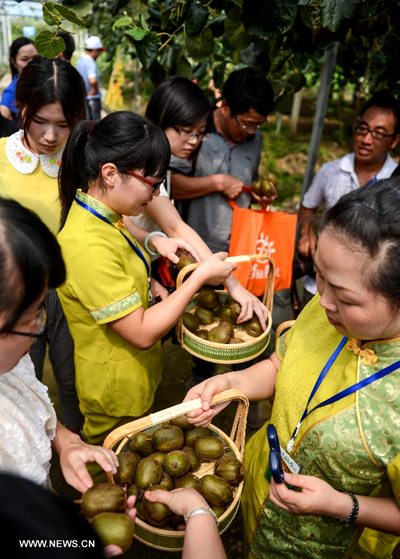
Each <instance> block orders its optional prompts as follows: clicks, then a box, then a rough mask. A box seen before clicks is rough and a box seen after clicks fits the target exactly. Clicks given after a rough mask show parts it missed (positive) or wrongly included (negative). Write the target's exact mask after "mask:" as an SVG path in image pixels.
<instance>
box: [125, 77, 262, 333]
mask: <svg viewBox="0 0 400 559" xmlns="http://www.w3.org/2000/svg"><path fill="white" fill-rule="evenodd" d="M211 112H212V109H211V105H210V103H209V101H208V99H207V97H206V96H205V95H204V93H203V92H202V90H201V89H200V88H199V86H198V85H196V84H195V83H194V82H192V81H191V80H188V79H187V78H183V77H180V76H172V77H169V78H166V79H165V80H164V81H163V82H162V83H161V84H160V85H159V86H158V87H157V89H156V90H155V91H154V93H153V95H152V97H151V99H150V101H149V103H148V105H147V109H146V118H148V119H149V120H150V121H151V122H153V123H154V124H157V125H158V126H160V127H161V128H162V130H163V131H164V134H165V135H166V137H167V138H168V142H169V145H170V148H171V161H170V164H169V169H168V171H167V175H166V181H165V187H164V185H161V188H160V196H158V197H157V198H154V200H153V201H152V203H151V204H150V205H149V206H148V207H147V208H146V210H145V211H144V212H143V213H142V214H141V215H140V216H137V217H131V218H128V219H126V220H125V224H126V226H127V228H128V229H129V230H130V231H131V232H132V234H133V235H134V237H135V238H137V239H138V240H139V241H141V242H142V243H145V241H146V238H147V243H148V247H149V248H150V250H153V252H155V253H156V254H157V253H158V254H161V255H163V256H166V257H168V258H169V259H170V260H171V261H172V262H175V263H177V262H178V256H177V254H176V252H177V251H176V249H175V250H172V249H174V248H175V247H174V246H173V245H172V244H170V245H167V241H166V239H165V238H164V237H163V236H162V235H163V233H165V234H167V235H168V237H169V238H170V239H174V238H175V239H184V240H185V241H187V243H189V244H190V245H191V247H192V248H193V249H194V253H193V251H192V255H194V256H196V259H197V260H204V259H205V258H207V257H208V256H210V255H211V254H212V252H211V250H210V248H209V247H208V246H207V245H206V243H205V242H204V241H203V239H202V238H201V237H200V235H199V234H198V233H196V231H195V230H194V229H192V227H190V226H189V225H188V224H187V223H185V222H184V221H183V220H182V218H181V216H180V214H179V213H178V211H177V209H176V208H175V206H174V205H173V204H172V203H171V201H170V199H169V196H170V191H171V187H170V181H171V173H173V172H174V171H180V172H182V171H184V172H185V173H190V172H191V170H192V168H194V166H195V162H196V157H197V154H198V151H199V149H200V146H201V142H202V140H203V137H204V135H205V134H206V132H207V128H208V125H209V121H210V119H211ZM183 213H184V211H183ZM159 230H161V232H163V233H160V234H158V235H157V233H156V232H157V231H159ZM148 232H150V235H151V237H148ZM181 252H182V251H181ZM186 252H189V250H188V248H186ZM225 285H226V288H227V290H228V292H229V294H230V295H231V296H232V297H233V298H234V299H235V300H236V301H238V302H239V303H240V304H241V306H242V312H241V315H240V316H239V318H238V323H242V322H245V321H246V320H249V319H250V318H251V317H252V315H253V312H255V313H256V314H257V316H258V317H259V319H260V322H261V325H262V326H263V328H265V321H266V318H267V310H266V308H265V306H264V305H263V304H262V303H261V301H259V300H258V299H257V297H254V296H253V295H252V294H251V293H249V292H248V291H247V290H246V289H244V288H243V287H242V286H241V285H240V284H239V282H238V281H237V280H236V278H235V277H234V276H231V277H230V278H229V279H228V280H227V281H226V282H225Z"/></svg>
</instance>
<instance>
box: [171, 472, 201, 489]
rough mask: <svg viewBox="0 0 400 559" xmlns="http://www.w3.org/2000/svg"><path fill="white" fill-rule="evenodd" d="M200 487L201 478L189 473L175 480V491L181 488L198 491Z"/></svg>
mask: <svg viewBox="0 0 400 559" xmlns="http://www.w3.org/2000/svg"><path fill="white" fill-rule="evenodd" d="M198 485H199V478H198V477H196V476H195V475H194V474H192V473H190V472H188V473H187V474H185V475H184V476H181V477H177V478H175V479H174V487H175V489H178V488H180V487H192V488H193V489H197V486H198Z"/></svg>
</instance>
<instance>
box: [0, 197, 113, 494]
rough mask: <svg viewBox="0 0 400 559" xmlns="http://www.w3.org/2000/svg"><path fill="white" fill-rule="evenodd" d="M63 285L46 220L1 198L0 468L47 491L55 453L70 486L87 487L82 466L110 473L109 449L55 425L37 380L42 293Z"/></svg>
mask: <svg viewBox="0 0 400 559" xmlns="http://www.w3.org/2000/svg"><path fill="white" fill-rule="evenodd" d="M64 280H65V266H64V262H63V259H62V255H61V250H60V247H59V245H58V243H57V241H56V239H55V237H54V236H53V235H52V233H51V232H50V231H49V229H48V228H47V227H46V226H45V225H44V223H43V222H42V221H41V220H40V219H39V218H38V217H37V216H36V215H35V214H34V213H33V212H31V211H29V210H27V209H26V208H24V207H23V206H21V205H20V204H18V203H17V202H15V201H13V200H6V199H3V198H0V471H2V472H8V473H12V474H15V475H18V476H22V477H25V478H27V479H30V480H31V481H34V482H35V483H37V484H39V485H43V486H45V487H47V488H50V487H51V484H50V477H49V472H50V458H51V454H52V449H53V450H55V451H56V452H57V453H58V454H59V456H60V465H61V470H62V472H63V474H64V477H65V479H66V481H67V483H69V484H70V485H72V486H73V487H75V489H77V490H78V491H81V492H83V491H85V490H86V489H87V488H88V487H90V486H91V485H92V481H91V479H90V476H89V474H88V472H87V470H86V467H85V464H86V463H88V462H93V461H95V462H97V463H98V464H99V465H100V466H101V467H102V468H104V470H105V471H107V472H113V473H115V472H116V470H117V466H118V461H117V458H116V456H115V454H114V453H113V452H111V451H109V450H107V449H103V448H98V447H91V446H88V445H87V444H85V443H83V442H82V440H81V439H80V437H79V436H78V435H76V434H74V433H72V432H71V431H69V430H68V429H67V428H66V427H64V426H63V425H62V424H61V423H60V422H59V421H57V418H56V414H55V412H54V407H53V404H52V403H51V401H50V399H49V396H48V393H47V388H46V387H45V386H44V385H43V384H42V383H41V382H40V381H39V380H38V379H37V378H36V376H35V371H34V368H33V363H32V361H31V358H30V356H29V349H30V346H31V344H32V342H33V340H35V339H36V338H37V337H39V336H41V334H42V333H43V330H44V327H45V325H46V310H45V307H44V301H45V296H46V290H47V289H49V288H51V289H55V288H56V287H58V286H59V285H61V284H62V283H63V281H64Z"/></svg>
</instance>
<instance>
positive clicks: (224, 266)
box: [193, 252, 236, 285]
mask: <svg viewBox="0 0 400 559" xmlns="http://www.w3.org/2000/svg"><path fill="white" fill-rule="evenodd" d="M227 257H228V253H227V252H217V253H215V254H212V255H211V256H209V257H208V258H206V259H205V260H203V262H202V263H201V265H200V266H199V267H198V268H197V270H195V271H194V272H193V275H195V274H196V276H197V277H201V283H202V285H204V284H205V283H208V284H210V285H219V284H220V283H224V282H225V281H226V280H227V279H228V278H229V276H230V275H231V273H232V272H233V270H236V264H235V262H225V259H226V258H227Z"/></svg>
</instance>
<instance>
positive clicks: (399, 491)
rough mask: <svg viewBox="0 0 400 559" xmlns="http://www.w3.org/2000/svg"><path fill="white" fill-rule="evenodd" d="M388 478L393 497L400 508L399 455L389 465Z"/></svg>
mask: <svg viewBox="0 0 400 559" xmlns="http://www.w3.org/2000/svg"><path fill="white" fill-rule="evenodd" d="M387 474H388V478H389V480H390V483H391V484H392V490H393V495H394V496H395V498H396V501H397V504H398V505H399V506H400V454H398V455H397V456H396V457H395V459H394V460H392V462H391V463H390V465H389V467H388V469H387Z"/></svg>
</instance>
